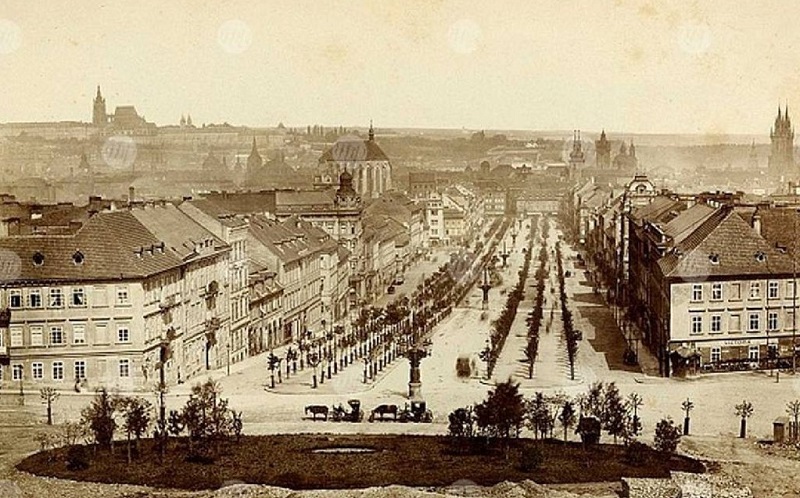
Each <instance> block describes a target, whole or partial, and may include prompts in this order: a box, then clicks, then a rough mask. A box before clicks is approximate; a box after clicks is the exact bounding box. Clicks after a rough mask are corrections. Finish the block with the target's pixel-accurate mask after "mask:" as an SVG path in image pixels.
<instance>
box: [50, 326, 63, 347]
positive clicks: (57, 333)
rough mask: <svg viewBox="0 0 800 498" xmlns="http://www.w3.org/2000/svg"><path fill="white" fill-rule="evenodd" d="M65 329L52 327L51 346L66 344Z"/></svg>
mask: <svg viewBox="0 0 800 498" xmlns="http://www.w3.org/2000/svg"><path fill="white" fill-rule="evenodd" d="M64 342H65V341H64V329H63V328H61V327H50V344H53V345H56V344H64Z"/></svg>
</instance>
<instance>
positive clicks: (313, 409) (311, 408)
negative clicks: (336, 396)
mask: <svg viewBox="0 0 800 498" xmlns="http://www.w3.org/2000/svg"><path fill="white" fill-rule="evenodd" d="M309 412H310V413H311V416H312V418H313V420H317V415H318V414H319V415H322V416H323V417H325V420H328V407H327V406H325V405H308V406H306V410H305V414H306V415H308V414H309Z"/></svg>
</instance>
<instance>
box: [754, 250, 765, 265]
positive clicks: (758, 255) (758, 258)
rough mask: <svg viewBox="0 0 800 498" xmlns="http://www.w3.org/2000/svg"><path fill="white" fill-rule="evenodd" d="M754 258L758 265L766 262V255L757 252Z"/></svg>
mask: <svg viewBox="0 0 800 498" xmlns="http://www.w3.org/2000/svg"><path fill="white" fill-rule="evenodd" d="M755 258H756V261H758V262H759V263H763V262H764V261H766V260H767V255H766V254H764V253H763V252H761V251H758V252H757V253H756V254H755Z"/></svg>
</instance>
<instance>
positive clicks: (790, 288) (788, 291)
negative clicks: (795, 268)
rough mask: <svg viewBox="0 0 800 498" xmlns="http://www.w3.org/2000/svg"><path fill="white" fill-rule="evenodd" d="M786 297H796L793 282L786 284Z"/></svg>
mask: <svg viewBox="0 0 800 498" xmlns="http://www.w3.org/2000/svg"><path fill="white" fill-rule="evenodd" d="M786 297H796V296H795V295H794V282H793V281H791V280H790V281H788V282H786Z"/></svg>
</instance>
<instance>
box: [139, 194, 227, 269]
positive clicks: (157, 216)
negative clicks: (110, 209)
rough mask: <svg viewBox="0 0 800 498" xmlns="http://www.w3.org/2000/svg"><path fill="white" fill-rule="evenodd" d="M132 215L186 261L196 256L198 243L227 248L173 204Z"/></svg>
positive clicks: (149, 208)
mask: <svg viewBox="0 0 800 498" xmlns="http://www.w3.org/2000/svg"><path fill="white" fill-rule="evenodd" d="M130 213H131V214H132V215H133V217H134V218H136V220H138V221H139V223H141V224H142V225H144V227H145V228H146V229H147V230H148V231H149V232H150V233H152V234H153V235H155V236H156V237H157V238H158V239H159V240H161V241H164V243H165V244H166V245H167V247H168V248H171V249H172V250H173V251H175V253H176V254H179V255H180V256H181V258H184V259H185V258H188V257H190V256H191V255H192V254H194V252H195V245H196V243H198V242H201V241H206V240H210V242H211V243H212V244H213V245H214V247H215V248H224V247H226V246H227V245H226V244H225V242H224V241H222V240H221V239H219V238H217V237H216V236H214V235H213V234H212V233H211V232H209V231H208V230H206V229H205V228H203V227H202V225H200V224H199V223H197V222H196V221H194V220H193V219H192V218H190V217H189V216H187V215H186V214H185V213H183V212H182V211H181V210H180V209H178V208H177V207H175V206H174V205H172V204H166V205H164V206H156V207H148V208H145V209H132V210H131V211H130Z"/></svg>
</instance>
